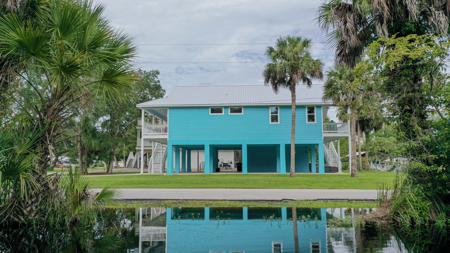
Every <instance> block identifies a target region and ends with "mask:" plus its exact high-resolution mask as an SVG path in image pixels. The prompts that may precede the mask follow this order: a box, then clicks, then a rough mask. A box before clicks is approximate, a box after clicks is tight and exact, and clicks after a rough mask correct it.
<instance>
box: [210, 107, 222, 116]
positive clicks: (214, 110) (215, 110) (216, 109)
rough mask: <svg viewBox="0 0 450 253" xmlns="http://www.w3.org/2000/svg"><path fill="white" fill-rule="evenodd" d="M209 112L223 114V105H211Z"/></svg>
mask: <svg viewBox="0 0 450 253" xmlns="http://www.w3.org/2000/svg"><path fill="white" fill-rule="evenodd" d="M209 114H211V115H220V114H223V107H210V108H209Z"/></svg>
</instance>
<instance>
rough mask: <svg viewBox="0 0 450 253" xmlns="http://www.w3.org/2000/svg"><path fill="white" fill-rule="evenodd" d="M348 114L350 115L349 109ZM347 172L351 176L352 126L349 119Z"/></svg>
mask: <svg viewBox="0 0 450 253" xmlns="http://www.w3.org/2000/svg"><path fill="white" fill-rule="evenodd" d="M348 114H349V115H350V109H349V110H348ZM348 172H349V173H350V174H352V125H351V122H350V119H349V120H348Z"/></svg>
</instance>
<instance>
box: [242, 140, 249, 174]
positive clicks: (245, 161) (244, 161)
mask: <svg viewBox="0 0 450 253" xmlns="http://www.w3.org/2000/svg"><path fill="white" fill-rule="evenodd" d="M247 153H248V152H247V144H242V174H244V175H245V174H247V172H248V155H247Z"/></svg>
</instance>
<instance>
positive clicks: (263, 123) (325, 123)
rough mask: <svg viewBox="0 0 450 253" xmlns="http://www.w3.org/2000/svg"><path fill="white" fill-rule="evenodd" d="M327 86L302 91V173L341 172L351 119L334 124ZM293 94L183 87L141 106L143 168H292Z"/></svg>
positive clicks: (238, 170)
mask: <svg viewBox="0 0 450 253" xmlns="http://www.w3.org/2000/svg"><path fill="white" fill-rule="evenodd" d="M322 97H323V92H322V85H320V84H313V85H312V87H310V88H308V87H306V86H304V85H301V86H299V87H298V90H297V115H296V124H297V127H296V136H295V142H296V145H295V148H296V157H295V159H296V171H297V172H300V173H325V172H326V171H327V172H330V171H340V169H341V162H340V160H341V159H340V156H339V154H340V152H339V146H338V142H336V140H338V139H339V138H348V137H349V135H348V127H347V124H346V123H335V122H330V121H329V120H328V119H327V116H326V115H327V112H328V110H329V107H330V106H332V104H331V103H330V102H329V101H325V100H323V99H322ZM290 104H291V102H290V92H289V90H287V89H282V90H280V91H279V92H278V93H274V92H273V90H272V89H271V88H270V87H268V86H264V85H234V86H229V85H228V86H178V87H175V88H174V89H173V90H172V92H171V93H170V94H169V95H168V96H166V97H164V98H161V99H156V100H151V101H148V102H145V103H141V104H138V105H137V107H138V108H139V109H141V111H142V116H141V119H140V122H139V124H138V127H139V129H140V131H139V136H138V140H139V141H140V143H139V144H138V149H139V147H146V146H151V148H150V151H149V152H145V150H144V149H140V153H138V159H139V163H140V164H139V166H140V168H141V173H143V172H144V171H148V172H149V173H166V174H167V175H172V174H186V173H205V174H209V173H242V174H248V173H280V174H285V173H286V172H287V171H289V167H290V131H291V106H290Z"/></svg>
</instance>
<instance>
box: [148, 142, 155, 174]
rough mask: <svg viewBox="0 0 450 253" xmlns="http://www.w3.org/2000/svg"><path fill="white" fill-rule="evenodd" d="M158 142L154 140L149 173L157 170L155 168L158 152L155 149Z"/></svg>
mask: <svg viewBox="0 0 450 253" xmlns="http://www.w3.org/2000/svg"><path fill="white" fill-rule="evenodd" d="M156 145H157V144H156V143H155V142H154V141H152V156H151V158H150V159H152V163H151V165H152V166H151V171H150V167H149V168H148V173H150V172H151V174H153V173H155V171H154V168H155V157H154V156H155V154H156V152H155V149H156Z"/></svg>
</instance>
